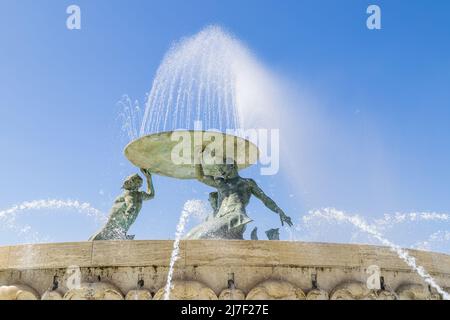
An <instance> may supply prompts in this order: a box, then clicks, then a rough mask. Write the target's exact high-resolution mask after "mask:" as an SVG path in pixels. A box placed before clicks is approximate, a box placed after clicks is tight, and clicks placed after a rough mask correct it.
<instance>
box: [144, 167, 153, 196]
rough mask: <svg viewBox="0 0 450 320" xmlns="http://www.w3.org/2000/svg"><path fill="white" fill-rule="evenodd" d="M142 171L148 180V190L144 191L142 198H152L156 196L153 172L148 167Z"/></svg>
mask: <svg viewBox="0 0 450 320" xmlns="http://www.w3.org/2000/svg"><path fill="white" fill-rule="evenodd" d="M141 172H142V174H143V175H144V176H145V178H146V180H147V192H142V199H143V200H152V199H153V198H154V197H155V188H154V187H153V179H152V173H151V172H150V171H148V170H147V169H141Z"/></svg>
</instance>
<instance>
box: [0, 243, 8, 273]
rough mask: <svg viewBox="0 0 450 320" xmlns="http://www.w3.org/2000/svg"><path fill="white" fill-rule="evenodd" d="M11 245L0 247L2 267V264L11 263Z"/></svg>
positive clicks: (0, 263)
mask: <svg viewBox="0 0 450 320" xmlns="http://www.w3.org/2000/svg"><path fill="white" fill-rule="evenodd" d="M9 249H10V248H9V247H0V269H1V268H2V267H1V266H7V265H9V261H8V260H9Z"/></svg>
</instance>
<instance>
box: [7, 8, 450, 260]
mask: <svg viewBox="0 0 450 320" xmlns="http://www.w3.org/2000/svg"><path fill="white" fill-rule="evenodd" d="M70 4H77V5H79V6H80V7H81V11H82V29H81V30H76V31H69V30H68V29H67V28H66V25H65V23H66V18H67V14H66V8H67V6H68V5H70ZM369 4H377V5H379V6H380V7H381V10H382V30H379V31H371V30H368V29H367V28H366V25H365V22H366V18H367V14H366V8H367V6H368V5H369ZM449 12H450V3H449V2H448V1H433V2H432V4H431V3H430V2H429V1H356V0H354V1H317V0H316V1H298V0H296V1H261V0H260V1H253V0H248V1H234V0H231V1H200V0H196V1H138V0H135V1H118V0H114V1H106V0H96V1H83V0H72V1H63V0H59V1H53V0H40V1H31V0H30V1H27V0H2V1H1V3H0V98H1V100H0V104H1V108H0V132H1V134H0V148H1V150H2V157H1V158H0V168H1V169H0V181H1V189H0V190H1V192H0V210H3V209H7V208H9V207H11V206H12V205H14V204H19V203H21V202H23V201H30V200H34V199H78V200H80V201H83V202H84V201H86V202H89V203H91V204H92V205H93V206H94V207H96V208H99V209H100V210H102V211H105V212H106V211H108V209H109V207H110V205H111V203H112V201H113V199H114V198H115V196H116V195H118V194H119V193H120V186H121V182H122V179H123V178H124V177H125V176H127V175H129V174H131V173H133V172H135V169H134V168H133V167H132V166H131V165H130V164H129V163H128V162H127V160H126V159H125V158H124V157H123V154H122V151H123V147H124V146H125V144H126V142H127V141H126V139H124V138H123V135H122V132H121V130H120V126H121V123H120V121H118V112H119V109H118V107H117V102H118V101H119V100H120V98H121V96H122V95H123V94H128V95H129V96H131V97H132V98H133V99H139V100H140V101H143V100H144V97H145V93H146V92H148V91H149V90H150V87H151V84H152V80H153V77H154V74H155V71H156V69H157V67H158V65H159V63H160V61H161V59H162V58H163V56H164V53H165V52H166V51H167V50H168V48H169V47H170V45H171V44H172V43H173V42H174V41H176V40H178V39H180V38H182V37H185V36H190V35H193V34H195V33H197V32H198V31H200V30H201V29H202V28H204V27H205V26H207V25H210V24H218V25H221V26H223V27H224V28H225V29H226V30H228V31H230V32H231V33H233V34H234V35H236V36H237V37H238V38H239V39H240V40H242V41H243V42H244V43H245V44H246V45H247V46H248V47H249V48H250V49H251V50H252V52H253V53H254V54H255V55H256V56H258V57H259V59H260V60H261V61H263V63H264V64H265V65H266V66H267V67H268V68H270V69H271V70H274V71H276V72H277V73H278V74H282V75H283V76H284V77H285V78H286V79H288V80H289V82H290V83H291V84H292V86H293V87H294V88H297V89H298V91H299V92H301V93H302V94H305V95H307V96H308V99H309V100H308V101H311V106H309V108H311V109H314V113H315V115H316V116H315V117H314V118H311V119H310V120H308V119H303V121H307V122H308V124H309V125H310V126H311V127H313V128H316V127H320V128H322V130H321V131H320V132H321V133H322V134H323V135H322V136H321V138H320V139H319V138H317V139H318V141H317V144H315V143H314V139H315V137H314V132H315V131H314V130H310V131H309V132H310V134H311V136H310V141H311V144H312V145H314V147H313V148H312V147H309V149H307V150H306V149H305V153H308V152H309V153H311V152H314V157H311V159H313V158H314V159H320V161H318V162H317V163H315V165H311V166H306V165H305V164H303V163H302V162H301V161H299V165H300V166H302V165H303V166H304V167H303V170H304V172H307V173H304V174H303V175H302V176H303V177H305V180H304V181H301V188H299V187H298V186H296V185H293V184H292V183H290V182H289V181H288V180H289V179H287V178H286V176H288V174H287V172H285V171H286V169H285V168H284V169H283V168H281V172H280V173H279V174H278V175H276V176H271V177H260V176H257V173H258V171H257V170H248V171H247V172H245V173H243V175H248V176H253V177H254V178H256V179H257V180H258V181H259V182H260V184H261V186H262V188H263V189H265V190H266V191H267V193H268V194H269V195H271V196H273V198H274V199H275V200H276V201H277V202H278V203H279V205H280V206H281V207H282V208H284V209H285V211H286V213H287V214H288V215H290V216H292V218H293V219H294V220H295V221H298V220H299V218H300V217H301V216H302V215H304V214H306V213H307V211H308V210H310V209H315V208H322V207H330V206H331V207H336V208H339V209H340V210H345V211H349V212H352V213H358V214H360V215H362V216H364V217H366V218H367V219H368V220H371V219H376V218H379V217H381V216H382V214H384V213H395V212H397V211H399V212H412V211H435V212H442V213H446V212H449V211H450V197H449V196H448V195H449V194H450V169H449V164H450V139H449V137H450V90H449V89H448V88H449V85H450V42H449V41H448V39H449V38H450V25H449V23H448V14H449ZM296 147H298V148H300V149H301V148H302V146H300V145H299V146H296ZM281 156H282V157H283V155H281ZM311 159H310V160H311ZM155 187H156V188H157V193H158V195H157V198H156V199H155V200H154V201H152V202H149V203H146V205H145V206H144V209H143V210H142V212H141V216H140V217H139V219H138V221H137V223H136V225H135V226H134V227H133V230H132V233H135V234H136V236H137V238H140V239H150V238H152V239H167V238H172V237H173V234H174V232H175V225H176V223H177V220H178V217H179V213H180V211H181V209H182V207H183V204H184V202H185V201H186V200H188V199H206V198H207V193H208V192H209V191H210V189H208V188H207V187H205V186H202V185H199V184H198V183H195V182H185V181H183V182H181V181H176V180H173V179H169V178H162V177H155ZM173 190H177V194H176V195H174V194H173ZM249 210H250V213H251V216H252V217H253V218H254V219H255V221H256V223H255V226H258V227H259V229H260V231H263V230H266V229H269V228H271V227H273V226H277V225H278V219H277V217H276V216H274V215H272V214H271V213H270V212H269V211H267V210H266V209H264V207H263V206H261V205H260V204H259V203H257V200H254V201H253V203H252V204H251V205H250V207H249ZM18 219H19V220H20V219H22V220H20V221H19V222H20V223H23V224H29V225H31V226H32V227H33V229H34V230H37V231H38V232H39V233H40V234H43V235H47V236H48V237H50V238H51V239H52V240H54V241H71V240H83V239H87V238H88V237H89V236H90V234H91V233H92V232H94V231H95V229H96V228H97V226H96V225H95V224H92V222H90V221H89V220H88V219H86V218H85V217H83V216H81V215H78V214H76V213H74V212H72V211H70V210H68V211H67V212H65V211H64V210H59V211H58V212H55V213H50V212H46V211H42V210H40V211H39V212H37V211H29V212H26V213H24V214H23V217H21V218H18ZM332 230H334V232H335V234H333V232H331V233H330V232H326V233H325V234H323V235H322V237H321V238H319V239H318V240H322V241H326V240H330V241H333V240H342V241H346V239H345V237H342V239H341V238H339V237H340V236H342V235H341V232H340V231H339V230H340V229H339V227H338V226H336V227H335V228H332ZM438 230H444V231H445V230H448V222H447V223H443V222H441V223H439V224H433V225H430V224H426V225H421V224H413V225H411V226H408V228H404V230H399V231H398V232H395V233H393V234H392V237H394V239H393V240H396V241H399V242H400V243H401V244H405V245H407V244H411V243H415V242H418V241H422V240H424V238H426V237H427V235H429V234H430V233H432V232H436V231H438ZM298 232H299V237H301V236H302V235H301V233H302V230H300V231H298ZM349 232H351V231H349ZM260 237H262V232H261V234H260ZM283 237H285V238H286V237H287V233H285V232H284V231H283ZM348 238H349V239H350V236H349V237H348ZM23 241H25V240H23V239H21V238H20V237H18V236H17V235H16V234H15V233H14V232H11V231H7V230H6V231H5V230H2V231H0V244H7V243H8V244H9V243H17V242H23ZM438 249H439V250H444V251H445V250H447V249H446V248H443V249H441V248H438Z"/></svg>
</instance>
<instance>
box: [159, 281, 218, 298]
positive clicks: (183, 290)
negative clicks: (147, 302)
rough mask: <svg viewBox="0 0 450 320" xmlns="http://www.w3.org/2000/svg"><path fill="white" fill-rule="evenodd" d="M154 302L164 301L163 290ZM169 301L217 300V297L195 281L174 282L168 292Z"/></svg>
mask: <svg viewBox="0 0 450 320" xmlns="http://www.w3.org/2000/svg"><path fill="white" fill-rule="evenodd" d="M154 299H155V300H162V299H164V288H161V289H160V290H159V291H158V292H157V293H156V294H155V297H154ZM170 300H217V296H216V294H215V293H214V291H212V290H211V289H210V288H208V287H207V286H205V285H204V284H203V283H200V282H197V281H174V282H172V289H171V290H170Z"/></svg>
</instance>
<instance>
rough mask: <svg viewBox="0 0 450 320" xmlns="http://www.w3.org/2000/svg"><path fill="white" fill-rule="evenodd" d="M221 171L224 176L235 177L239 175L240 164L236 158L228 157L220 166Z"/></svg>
mask: <svg viewBox="0 0 450 320" xmlns="http://www.w3.org/2000/svg"><path fill="white" fill-rule="evenodd" d="M218 170H219V173H220V174H221V175H222V177H223V178H226V179H227V178H228V179H230V178H234V177H237V176H238V175H239V172H238V166H237V164H236V162H235V161H234V160H230V159H227V160H226V161H225V163H224V164H222V165H221V166H219V168H218Z"/></svg>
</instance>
